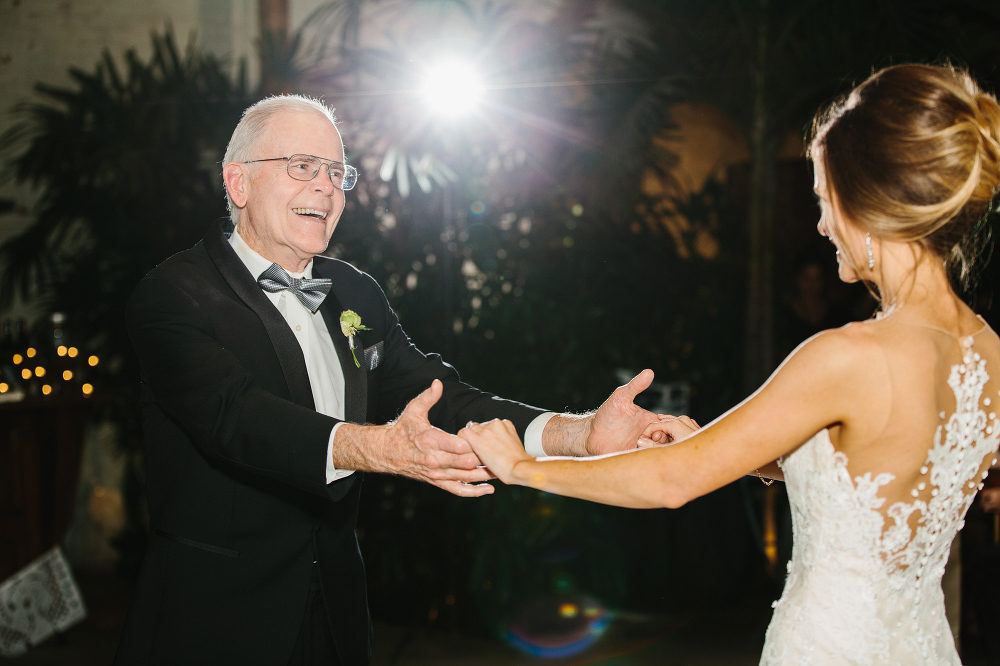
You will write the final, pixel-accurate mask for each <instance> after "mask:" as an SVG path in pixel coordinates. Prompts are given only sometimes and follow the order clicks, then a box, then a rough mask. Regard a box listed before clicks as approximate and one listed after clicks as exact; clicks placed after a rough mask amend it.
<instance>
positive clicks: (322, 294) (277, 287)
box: [257, 264, 333, 313]
mask: <svg viewBox="0 0 1000 666" xmlns="http://www.w3.org/2000/svg"><path fill="white" fill-rule="evenodd" d="M257 284H259V285H260V288H261V289H263V290H264V291H269V292H271V293H274V292H276V291H282V290H283V289H287V290H288V291H290V292H292V293H293V294H295V298H297V299H299V302H300V303H302V305H304V306H306V308H308V309H309V311H310V312H313V313H315V312H316V310H319V306H320V305H322V304H323V299H324V298H326V295H327V294H329V293H330V287H331V286H332V285H333V281H332V280H329V279H326V278H316V279H306V278H295V277H292V276H291V275H289V274H288V271H286V270H285V269H284V268H282V267H281V266H279V265H278V264H271V267H270V268H268V269H267V270H266V271H264V272H263V273H261V274H260V277H259V278H257Z"/></svg>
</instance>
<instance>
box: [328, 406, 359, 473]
mask: <svg viewBox="0 0 1000 666" xmlns="http://www.w3.org/2000/svg"><path fill="white" fill-rule="evenodd" d="M342 425H344V422H343V421H341V422H340V423H338V424H337V425H335V426H333V430H331V431H330V443H329V444H327V445H326V482H327V483H328V484H330V483H333V482H334V481H339V480H340V479H343V478H344V477H345V476H350V475H351V474H354V470H353V469H337V468H336V467H334V466H333V438H334V437H336V436H337V428H339V427H340V426H342Z"/></svg>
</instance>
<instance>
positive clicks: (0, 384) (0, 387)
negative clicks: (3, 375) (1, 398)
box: [0, 382, 10, 393]
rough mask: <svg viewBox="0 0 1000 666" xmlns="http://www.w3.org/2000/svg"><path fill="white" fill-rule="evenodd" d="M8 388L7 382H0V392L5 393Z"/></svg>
mask: <svg viewBox="0 0 1000 666" xmlns="http://www.w3.org/2000/svg"><path fill="white" fill-rule="evenodd" d="M9 390H10V386H8V385H7V384H5V383H3V382H0V393H6V392H7V391H9Z"/></svg>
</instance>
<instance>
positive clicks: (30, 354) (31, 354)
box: [24, 347, 38, 358]
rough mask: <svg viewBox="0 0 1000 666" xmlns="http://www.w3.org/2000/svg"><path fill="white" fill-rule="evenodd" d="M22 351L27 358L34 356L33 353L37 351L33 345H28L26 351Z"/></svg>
mask: <svg viewBox="0 0 1000 666" xmlns="http://www.w3.org/2000/svg"><path fill="white" fill-rule="evenodd" d="M24 353H25V354H27V356H28V358H35V354H37V353H38V352H37V351H35V348H34V347H28V351H26V352H24Z"/></svg>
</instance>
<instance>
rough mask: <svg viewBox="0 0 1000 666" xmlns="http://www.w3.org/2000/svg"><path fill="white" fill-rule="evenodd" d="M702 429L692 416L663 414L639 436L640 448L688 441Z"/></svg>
mask: <svg viewBox="0 0 1000 666" xmlns="http://www.w3.org/2000/svg"><path fill="white" fill-rule="evenodd" d="M700 428H701V426H700V425H698V423H697V422H696V421H695V420H694V419H692V418H691V417H690V416H670V415H669V414H661V415H660V420H659V421H656V422H654V423H650V424H649V425H648V426H646V429H645V430H644V431H643V432H642V435H640V436H639V448H646V447H649V446H663V445H664V444H676V443H677V442H679V441H681V440H684V439H687V438H688V437H690V436H691V435H693V434H694V433H695V432H696V431H697V430H699V429H700Z"/></svg>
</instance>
